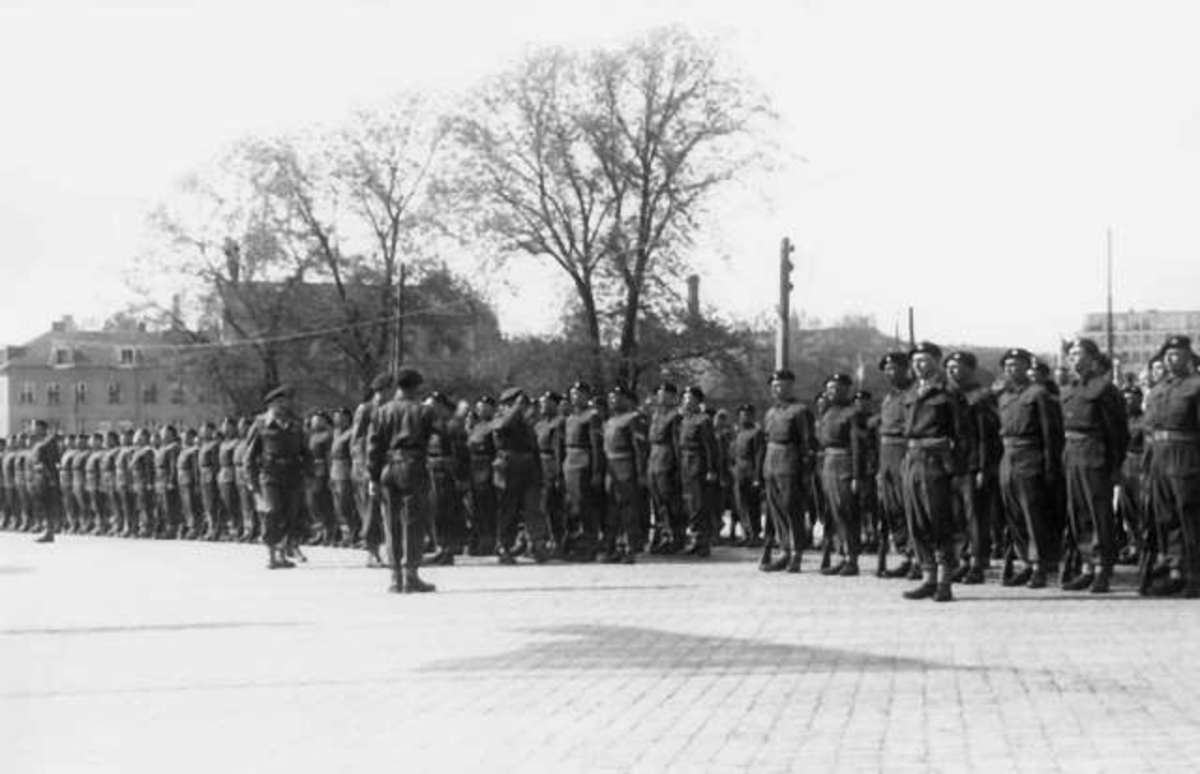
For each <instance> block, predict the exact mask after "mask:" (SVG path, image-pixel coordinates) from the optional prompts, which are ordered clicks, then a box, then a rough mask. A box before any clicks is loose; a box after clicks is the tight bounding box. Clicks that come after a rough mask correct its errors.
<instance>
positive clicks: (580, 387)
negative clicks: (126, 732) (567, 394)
mask: <svg viewBox="0 0 1200 774" xmlns="http://www.w3.org/2000/svg"><path fill="white" fill-rule="evenodd" d="M571 389H572V390H575V391H576V392H582V393H583V394H584V395H591V394H592V385H590V384H588V383H587V382H585V381H582V380H580V381H577V382H575V383H574V384H572V385H571Z"/></svg>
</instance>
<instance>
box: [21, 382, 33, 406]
mask: <svg viewBox="0 0 1200 774" xmlns="http://www.w3.org/2000/svg"><path fill="white" fill-rule="evenodd" d="M33 390H34V384H33V382H25V383H24V384H22V385H21V396H20V398H19V399H18V401H17V402H18V403H33V402H34V397H33Z"/></svg>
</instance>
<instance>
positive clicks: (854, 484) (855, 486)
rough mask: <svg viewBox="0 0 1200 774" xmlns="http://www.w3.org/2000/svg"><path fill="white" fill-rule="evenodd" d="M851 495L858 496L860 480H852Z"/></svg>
mask: <svg viewBox="0 0 1200 774" xmlns="http://www.w3.org/2000/svg"><path fill="white" fill-rule="evenodd" d="M850 494H852V495H857V494H858V479H857V478H852V479H850Z"/></svg>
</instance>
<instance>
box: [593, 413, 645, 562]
mask: <svg viewBox="0 0 1200 774" xmlns="http://www.w3.org/2000/svg"><path fill="white" fill-rule="evenodd" d="M644 421H645V420H644V418H643V417H642V415H641V414H639V413H638V412H637V411H634V410H629V411H625V412H623V413H621V414H618V415H616V416H613V417H610V418H609V419H608V420H606V421H605V423H604V430H603V433H604V459H605V473H606V476H605V484H606V490H607V493H608V504H609V507H608V509H607V514H608V518H607V520H606V521H607V524H606V526H605V530H604V547H605V559H606V561H625V562H627V563H632V562H633V555H634V554H635V553H636V552H637V550H638V549H639V548H640V546H641V545H642V542H643V537H642V534H641V514H640V513H639V510H638V508H639V503H640V499H639V498H640V495H639V492H638V486H639V482H641V481H643V480H645V476H646V473H645V469H644V468H643V467H642V464H643V462H642V452H641V446H642V445H643V443H644V439H645V437H646V436H645V428H644V427H643V426H642V425H643V423H644ZM622 543H623V545H622Z"/></svg>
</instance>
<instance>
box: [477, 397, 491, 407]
mask: <svg viewBox="0 0 1200 774" xmlns="http://www.w3.org/2000/svg"><path fill="white" fill-rule="evenodd" d="M477 402H478V403H485V404H487V405H489V406H495V405H496V399H495V398H493V397H492V396H491V395H480V396H479V400H478V401H477Z"/></svg>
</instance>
